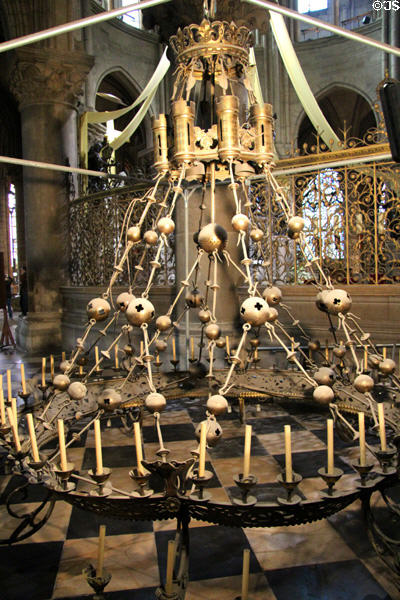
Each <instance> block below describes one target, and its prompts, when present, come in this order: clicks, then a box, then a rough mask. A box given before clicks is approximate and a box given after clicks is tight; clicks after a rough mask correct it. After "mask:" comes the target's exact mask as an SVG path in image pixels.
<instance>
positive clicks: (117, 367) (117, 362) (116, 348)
mask: <svg viewBox="0 0 400 600" xmlns="http://www.w3.org/2000/svg"><path fill="white" fill-rule="evenodd" d="M115 368H116V369H119V359H118V344H115Z"/></svg>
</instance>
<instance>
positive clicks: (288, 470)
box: [284, 425, 293, 483]
mask: <svg viewBox="0 0 400 600" xmlns="http://www.w3.org/2000/svg"><path fill="white" fill-rule="evenodd" d="M284 431H285V474H286V481H287V482H289V483H290V482H291V481H293V468H292V441H291V434H290V425H285V427H284Z"/></svg>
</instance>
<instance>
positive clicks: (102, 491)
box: [88, 467, 112, 497]
mask: <svg viewBox="0 0 400 600" xmlns="http://www.w3.org/2000/svg"><path fill="white" fill-rule="evenodd" d="M88 473H89V475H90V477H91V478H92V479H93V481H95V482H96V483H97V486H98V487H97V489H96V490H91V491H90V495H91V496H103V497H104V496H109V495H110V494H111V493H112V489H111V483H110V482H109V481H108V479H109V478H110V475H111V469H109V468H108V467H103V472H102V473H101V474H100V473H97V472H96V470H94V469H89V471H88Z"/></svg>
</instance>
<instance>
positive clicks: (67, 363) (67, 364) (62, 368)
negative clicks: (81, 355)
mask: <svg viewBox="0 0 400 600" xmlns="http://www.w3.org/2000/svg"><path fill="white" fill-rule="evenodd" d="M70 368H71V361H70V360H63V361H62V362H60V371H62V372H63V373H65V371H68V370H69V369H70Z"/></svg>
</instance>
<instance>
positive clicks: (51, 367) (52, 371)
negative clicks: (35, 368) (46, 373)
mask: <svg viewBox="0 0 400 600" xmlns="http://www.w3.org/2000/svg"><path fill="white" fill-rule="evenodd" d="M53 378H54V356H53V355H52V354H50V379H51V380H52V381H53Z"/></svg>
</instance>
